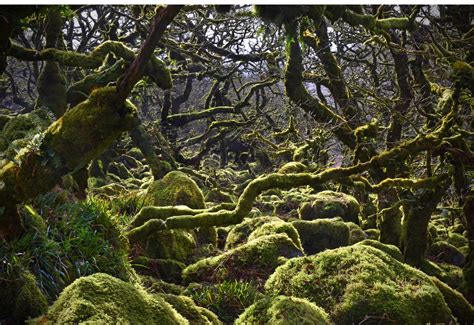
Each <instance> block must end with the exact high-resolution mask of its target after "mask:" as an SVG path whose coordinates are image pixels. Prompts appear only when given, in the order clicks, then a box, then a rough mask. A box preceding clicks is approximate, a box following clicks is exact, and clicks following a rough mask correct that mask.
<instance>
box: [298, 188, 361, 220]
mask: <svg viewBox="0 0 474 325" xmlns="http://www.w3.org/2000/svg"><path fill="white" fill-rule="evenodd" d="M299 216H300V219H303V220H314V219H321V218H334V217H341V218H342V219H344V221H348V222H354V223H355V224H359V202H357V200H356V199H355V198H354V197H353V196H352V195H349V194H345V193H340V192H334V191H322V192H319V193H317V194H316V195H315V196H314V200H313V201H311V202H305V203H303V204H302V205H301V206H300V209H299Z"/></svg>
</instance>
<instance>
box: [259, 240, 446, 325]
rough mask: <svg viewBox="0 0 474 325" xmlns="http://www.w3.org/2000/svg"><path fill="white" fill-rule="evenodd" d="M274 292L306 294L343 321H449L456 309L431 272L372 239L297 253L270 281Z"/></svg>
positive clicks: (332, 316)
mask: <svg viewBox="0 0 474 325" xmlns="http://www.w3.org/2000/svg"><path fill="white" fill-rule="evenodd" d="M265 288H266V290H267V291H268V293H271V294H272V293H274V294H284V295H289V296H295V297H302V298H306V299H308V300H309V301H311V302H314V303H315V304H316V305H318V306H321V307H322V308H324V310H327V311H328V313H329V315H330V317H331V320H332V321H333V322H335V323H337V324H345V323H350V322H356V323H358V322H361V321H363V320H364V319H365V318H366V316H369V317H371V318H373V319H380V317H386V318H387V319H391V320H393V321H396V322H400V323H403V324H418V323H429V322H432V323H436V322H438V323H440V322H441V323H443V322H449V321H450V319H451V318H450V317H451V311H450V309H449V308H448V306H447V305H446V303H445V300H444V298H443V295H442V293H441V292H440V291H439V290H438V289H437V287H436V286H435V285H434V283H433V282H432V280H431V278H430V277H429V276H427V275H426V274H424V273H423V272H421V271H418V270H416V269H414V268H412V267H410V266H408V265H406V264H403V263H401V262H399V261H397V260H396V259H394V258H393V257H391V256H390V255H388V254H386V253H385V252H383V251H381V250H379V249H376V248H373V247H369V246H366V245H355V246H350V247H343V248H338V249H335V250H328V251H325V252H323V253H320V254H317V255H315V256H311V257H301V258H295V259H291V260H289V261H288V262H286V263H285V264H284V265H282V266H281V267H279V268H278V269H277V270H276V271H275V273H274V274H273V275H272V276H271V277H270V278H269V279H268V281H267V283H266V284H265Z"/></svg>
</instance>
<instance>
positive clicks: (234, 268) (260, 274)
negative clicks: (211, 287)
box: [183, 234, 303, 284]
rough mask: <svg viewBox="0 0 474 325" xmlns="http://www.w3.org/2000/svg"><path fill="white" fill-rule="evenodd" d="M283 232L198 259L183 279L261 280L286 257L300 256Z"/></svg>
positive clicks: (211, 281) (190, 280) (212, 281)
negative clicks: (219, 253) (216, 254)
mask: <svg viewBox="0 0 474 325" xmlns="http://www.w3.org/2000/svg"><path fill="white" fill-rule="evenodd" d="M302 255H303V253H302V252H301V250H300V249H298V247H296V245H295V244H294V242H293V241H292V240H291V239H290V238H289V237H288V236H287V235H286V234H276V235H268V236H263V237H258V238H256V239H254V240H252V241H249V242H247V243H245V244H243V245H241V246H238V247H237V248H233V249H231V250H229V251H227V252H225V253H223V254H221V255H218V256H214V257H208V258H204V259H201V260H200V261H198V262H196V263H194V264H191V265H189V266H188V267H187V268H186V269H184V271H183V279H184V281H185V282H187V283H189V282H210V283H219V282H222V281H225V280H227V281H229V280H234V279H235V280H245V281H255V282H259V283H260V284H262V283H263V281H265V280H266V279H267V278H268V277H269V276H270V274H272V272H273V271H274V270H275V268H276V267H277V266H278V265H281V264H282V263H284V262H285V261H286V259H288V258H292V257H296V256H302Z"/></svg>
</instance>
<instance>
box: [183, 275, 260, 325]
mask: <svg viewBox="0 0 474 325" xmlns="http://www.w3.org/2000/svg"><path fill="white" fill-rule="evenodd" d="M184 293H185V294H186V295H188V296H190V297H191V298H192V299H193V300H194V301H195V302H196V304H198V305H200V306H202V307H205V308H207V309H209V310H211V311H213V312H214V313H215V314H216V315H217V316H219V319H221V320H222V321H223V322H225V323H226V324H227V323H232V322H233V321H234V320H235V319H237V317H238V316H239V315H240V314H241V313H242V312H243V311H244V310H245V308H247V307H249V306H250V305H251V304H253V303H254V302H255V301H257V300H258V299H260V298H261V297H263V294H262V293H261V292H259V291H258V290H257V289H256V288H255V287H254V286H253V285H252V284H251V283H249V282H241V281H235V280H233V281H224V282H222V283H218V284H204V285H198V284H196V283H191V284H190V285H189V286H188V288H187V289H186V290H185V292H184Z"/></svg>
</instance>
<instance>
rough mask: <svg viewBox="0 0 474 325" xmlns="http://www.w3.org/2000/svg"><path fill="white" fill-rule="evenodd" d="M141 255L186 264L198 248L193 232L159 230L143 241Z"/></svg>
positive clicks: (141, 242) (140, 243)
mask: <svg viewBox="0 0 474 325" xmlns="http://www.w3.org/2000/svg"><path fill="white" fill-rule="evenodd" d="M138 245H140V251H141V254H142V255H144V256H146V257H148V258H152V259H173V260H176V261H180V262H184V261H186V260H187V259H188V257H189V256H190V255H191V254H192V253H193V252H194V250H195V249H196V247H197V244H196V237H195V235H194V234H193V233H192V231H188V230H183V229H170V230H159V231H156V232H154V233H153V234H152V235H150V236H149V237H147V238H144V239H143V240H141V241H140V242H139V243H138Z"/></svg>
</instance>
